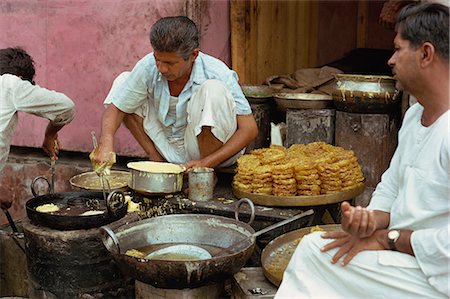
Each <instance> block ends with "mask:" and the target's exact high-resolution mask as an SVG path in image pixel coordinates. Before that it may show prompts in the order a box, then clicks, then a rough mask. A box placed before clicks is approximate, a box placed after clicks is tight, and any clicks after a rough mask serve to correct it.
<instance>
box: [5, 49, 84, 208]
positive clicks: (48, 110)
mask: <svg viewBox="0 0 450 299" xmlns="http://www.w3.org/2000/svg"><path fill="white" fill-rule="evenodd" d="M34 75H35V69H34V65H33V59H32V58H31V57H30V55H28V54H27V53H26V52H25V51H24V50H23V49H21V48H6V49H0V174H1V171H2V169H3V167H4V166H5V164H6V160H7V158H8V154H9V150H10V146H11V141H12V138H13V136H14V132H15V130H16V127H17V123H18V119H19V116H18V112H19V111H20V112H25V113H29V114H33V115H36V116H40V117H43V118H46V119H48V120H49V123H48V125H47V128H46V130H45V135H44V141H43V143H42V148H43V149H44V151H45V152H46V153H47V154H48V155H49V156H50V157H51V158H52V159H57V158H58V153H59V148H60V144H59V141H58V131H59V130H61V129H62V127H64V125H66V124H67V123H69V122H70V121H72V119H73V118H74V115H75V105H74V103H73V102H72V100H71V99H69V98H68V97H67V96H66V95H64V94H62V93H59V92H56V91H52V90H48V89H46V88H43V87H40V86H38V85H35V83H34V81H33V77H34ZM11 204H12V199H11V198H3V197H1V196H0V205H1V208H9V207H10V206H11Z"/></svg>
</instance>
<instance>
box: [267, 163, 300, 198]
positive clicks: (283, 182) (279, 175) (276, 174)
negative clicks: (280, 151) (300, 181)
mask: <svg viewBox="0 0 450 299" xmlns="http://www.w3.org/2000/svg"><path fill="white" fill-rule="evenodd" d="M272 176H273V195H277V196H295V195H296V193H297V181H296V180H295V177H294V164H293V163H289V162H285V163H282V164H277V165H273V166H272Z"/></svg>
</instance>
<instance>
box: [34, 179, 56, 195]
mask: <svg viewBox="0 0 450 299" xmlns="http://www.w3.org/2000/svg"><path fill="white" fill-rule="evenodd" d="M39 180H44V181H45V182H47V185H48V191H47V193H50V192H51V190H52V186H51V184H50V182H49V181H48V179H47V178H46V177H45V176H38V177H35V178H34V179H33V181H32V182H31V193H32V194H33V196H34V197H37V196H39V194H38V193H37V192H36V190H34V189H35V185H36V182H37V181H39Z"/></svg>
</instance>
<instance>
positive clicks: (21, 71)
mask: <svg viewBox="0 0 450 299" xmlns="http://www.w3.org/2000/svg"><path fill="white" fill-rule="evenodd" d="M35 73H36V71H35V69H34V61H33V58H31V56H30V55H28V53H27V52H26V51H25V50H24V49H22V48H20V47H16V48H6V49H0V75H3V74H12V75H16V76H18V77H21V78H22V79H23V80H27V81H30V83H31V84H34V81H33V78H34V75H35Z"/></svg>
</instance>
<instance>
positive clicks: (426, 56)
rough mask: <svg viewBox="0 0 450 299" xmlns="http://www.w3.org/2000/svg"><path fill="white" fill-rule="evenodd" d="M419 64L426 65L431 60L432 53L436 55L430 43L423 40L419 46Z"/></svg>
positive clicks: (432, 58)
mask: <svg viewBox="0 0 450 299" xmlns="http://www.w3.org/2000/svg"><path fill="white" fill-rule="evenodd" d="M420 52H421V53H420V55H421V57H420V65H421V66H422V67H425V66H428V65H429V64H430V63H431V62H432V61H433V60H434V58H435V57H434V55H436V49H435V47H434V45H433V44H432V43H429V42H425V43H423V44H422V46H421V47H420Z"/></svg>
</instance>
